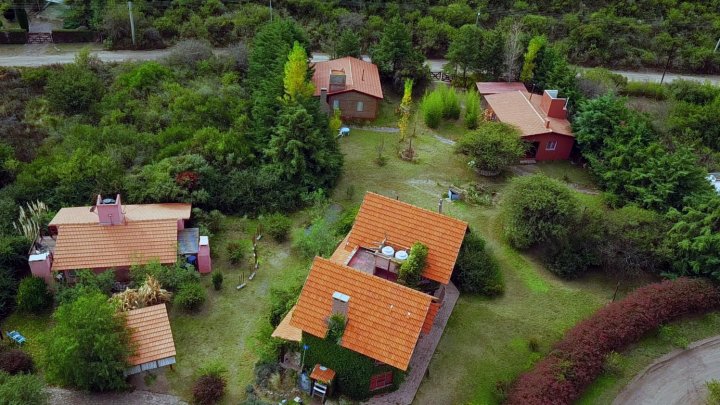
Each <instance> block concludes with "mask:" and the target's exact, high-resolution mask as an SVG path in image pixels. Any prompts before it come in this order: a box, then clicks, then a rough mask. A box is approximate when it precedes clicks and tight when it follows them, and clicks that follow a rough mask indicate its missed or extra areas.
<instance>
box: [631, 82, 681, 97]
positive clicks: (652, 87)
mask: <svg viewBox="0 0 720 405" xmlns="http://www.w3.org/2000/svg"><path fill="white" fill-rule="evenodd" d="M622 94H624V95H627V96H636V97H648V98H653V99H655V100H665V99H667V98H668V96H669V95H670V92H669V91H668V87H667V86H666V85H664V84H660V83H655V82H628V84H627V85H626V86H625V90H623V92H622Z"/></svg>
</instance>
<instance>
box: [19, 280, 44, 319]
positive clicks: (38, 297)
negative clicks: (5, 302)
mask: <svg viewBox="0 0 720 405" xmlns="http://www.w3.org/2000/svg"><path fill="white" fill-rule="evenodd" d="M52 303H53V297H52V295H51V294H50V291H49V290H48V287H47V284H45V280H44V279H42V278H39V277H26V278H24V279H22V281H20V285H19V286H18V292H17V306H18V309H19V310H21V311H26V312H32V313H40V312H42V311H44V310H46V309H48V308H49V307H50V305H52Z"/></svg>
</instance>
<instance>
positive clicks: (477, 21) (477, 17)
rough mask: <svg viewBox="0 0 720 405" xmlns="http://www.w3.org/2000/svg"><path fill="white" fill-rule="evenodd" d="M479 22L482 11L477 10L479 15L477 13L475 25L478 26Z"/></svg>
mask: <svg viewBox="0 0 720 405" xmlns="http://www.w3.org/2000/svg"><path fill="white" fill-rule="evenodd" d="M478 23H480V12H479V11H478V12H477V15H475V26H476V27H477V25H478Z"/></svg>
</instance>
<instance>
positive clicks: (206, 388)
mask: <svg viewBox="0 0 720 405" xmlns="http://www.w3.org/2000/svg"><path fill="white" fill-rule="evenodd" d="M224 394H225V379H224V378H222V377H220V376H219V375H204V376H202V377H200V378H199V379H198V380H197V381H196V382H195V385H194V386H193V400H194V401H193V402H194V403H196V404H199V405H212V404H216V403H217V402H218V401H220V399H221V398H222V397H223V395H224Z"/></svg>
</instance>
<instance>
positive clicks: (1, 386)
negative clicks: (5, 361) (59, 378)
mask: <svg viewBox="0 0 720 405" xmlns="http://www.w3.org/2000/svg"><path fill="white" fill-rule="evenodd" d="M0 403H2V404H8V405H16V404H17V405H20V404H33V405H43V404H47V403H48V394H47V393H46V392H45V385H44V384H43V382H42V380H41V379H40V377H38V376H35V375H32V374H18V375H10V374H8V373H5V372H1V371H0Z"/></svg>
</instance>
